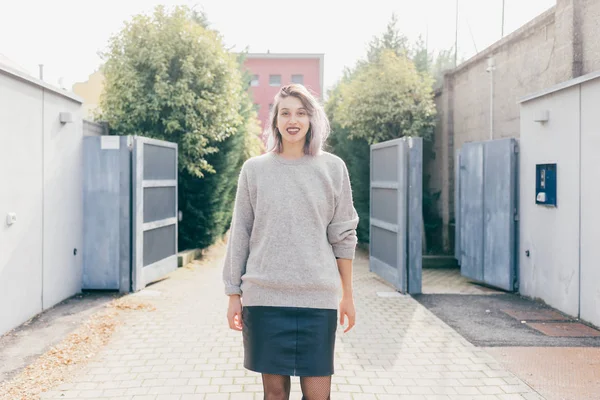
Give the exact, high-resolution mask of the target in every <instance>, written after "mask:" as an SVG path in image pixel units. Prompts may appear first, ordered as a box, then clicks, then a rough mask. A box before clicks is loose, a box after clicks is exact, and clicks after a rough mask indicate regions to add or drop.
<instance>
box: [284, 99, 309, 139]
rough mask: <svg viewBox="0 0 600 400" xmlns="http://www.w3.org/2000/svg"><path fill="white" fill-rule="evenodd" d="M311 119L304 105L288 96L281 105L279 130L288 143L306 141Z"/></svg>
mask: <svg viewBox="0 0 600 400" xmlns="http://www.w3.org/2000/svg"><path fill="white" fill-rule="evenodd" d="M309 127H310V117H309V116H308V111H307V110H306V109H305V108H304V105H303V104H302V102H301V101H300V99H298V98H297V97H294V96H288V97H286V98H284V99H282V100H281V102H280V103H279V112H278V114H277V129H279V132H280V133H281V137H282V139H283V140H285V141H286V142H290V143H297V142H303V141H305V139H306V134H307V133H308V128H309Z"/></svg>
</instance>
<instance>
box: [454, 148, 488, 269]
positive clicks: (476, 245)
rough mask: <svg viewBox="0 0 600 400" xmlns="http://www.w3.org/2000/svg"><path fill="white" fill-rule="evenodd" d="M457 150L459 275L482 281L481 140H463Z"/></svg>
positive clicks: (482, 185) (482, 183) (482, 184)
mask: <svg viewBox="0 0 600 400" xmlns="http://www.w3.org/2000/svg"><path fill="white" fill-rule="evenodd" d="M461 153H462V154H461V161H460V162H461V166H460V182H461V185H460V189H461V193H460V194H461V196H460V217H461V224H462V232H461V235H460V238H461V245H460V247H461V251H462V254H461V265H460V270H461V274H462V275H463V276H466V277H468V278H471V279H474V280H477V281H483V234H484V233H483V190H484V189H483V187H484V181H483V144H482V143H466V144H465V145H464V146H463V148H462V152H461Z"/></svg>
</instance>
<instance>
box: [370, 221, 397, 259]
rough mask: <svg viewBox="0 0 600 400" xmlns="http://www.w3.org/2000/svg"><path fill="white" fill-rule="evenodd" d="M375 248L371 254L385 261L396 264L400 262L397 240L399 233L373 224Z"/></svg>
mask: <svg viewBox="0 0 600 400" xmlns="http://www.w3.org/2000/svg"><path fill="white" fill-rule="evenodd" d="M371 235H372V236H371V239H372V240H373V248H372V250H371V256H373V257H375V258H377V259H378V260H380V261H383V262H384V263H386V264H388V265H390V266H395V265H397V264H398V252H397V247H398V246H397V243H396V242H397V240H398V234H396V233H394V232H390V231H387V230H385V229H381V228H378V227H376V226H371Z"/></svg>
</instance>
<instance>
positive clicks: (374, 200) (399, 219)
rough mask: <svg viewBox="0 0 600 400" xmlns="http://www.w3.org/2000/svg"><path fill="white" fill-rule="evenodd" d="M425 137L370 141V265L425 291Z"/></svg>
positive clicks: (404, 287) (405, 286) (399, 284)
mask: <svg viewBox="0 0 600 400" xmlns="http://www.w3.org/2000/svg"><path fill="white" fill-rule="evenodd" d="M422 166H423V141H422V139H421V138H401V139H394V140H390V141H388V142H383V143H378V144H375V145H372V146H371V187H370V199H371V210H370V217H371V221H370V246H369V250H370V259H369V267H370V270H371V271H372V272H374V273H376V274H377V275H379V276H380V277H381V278H383V279H384V280H386V281H387V282H389V283H390V284H392V285H393V286H394V287H395V288H396V289H397V290H399V291H401V292H403V293H406V292H408V293H421V268H422V237H423V236H422V232H423V218H422V217H423V212H422V207H423V197H422V191H423V171H422V170H423V168H422Z"/></svg>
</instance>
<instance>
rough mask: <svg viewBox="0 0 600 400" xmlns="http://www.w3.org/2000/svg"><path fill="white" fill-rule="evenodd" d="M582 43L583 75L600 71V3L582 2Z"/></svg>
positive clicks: (588, 0) (595, 1) (587, 0)
mask: <svg viewBox="0 0 600 400" xmlns="http://www.w3.org/2000/svg"><path fill="white" fill-rule="evenodd" d="M581 3H582V8H581V10H582V11H581V20H582V21H581V22H582V23H581V27H582V29H581V39H582V40H581V41H582V46H581V48H582V53H583V54H582V62H583V71H582V72H583V73H584V74H589V73H591V72H594V71H598V70H600V41H599V40H598V38H600V22H599V21H600V1H598V0H585V1H581Z"/></svg>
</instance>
